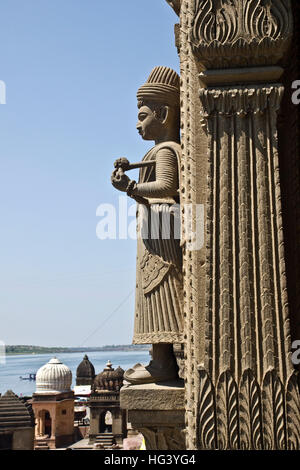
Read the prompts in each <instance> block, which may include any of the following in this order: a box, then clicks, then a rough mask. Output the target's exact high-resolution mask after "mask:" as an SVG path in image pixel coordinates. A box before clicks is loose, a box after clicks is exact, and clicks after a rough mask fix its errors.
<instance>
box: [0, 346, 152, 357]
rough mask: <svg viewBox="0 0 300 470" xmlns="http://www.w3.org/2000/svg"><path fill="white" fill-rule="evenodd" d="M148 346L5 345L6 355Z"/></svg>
mask: <svg viewBox="0 0 300 470" xmlns="http://www.w3.org/2000/svg"><path fill="white" fill-rule="evenodd" d="M149 349H150V346H148V345H146V344H141V345H140V344H125V345H124V344H119V345H108V346H102V347H94V348H93V347H90V348H59V347H53V348H47V347H43V346H32V345H29V346H27V345H15V346H6V354H7V355H16V354H53V353H57V354H62V353H74V352H83V353H87V352H95V351H149Z"/></svg>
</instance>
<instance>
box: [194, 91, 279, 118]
mask: <svg viewBox="0 0 300 470" xmlns="http://www.w3.org/2000/svg"><path fill="white" fill-rule="evenodd" d="M282 95H283V87H281V86H280V85H274V86H269V87H268V86H266V87H260V86H254V85H253V86H251V87H239V88H225V87H224V88H222V89H215V90H212V89H210V90H206V89H203V88H202V89H200V91H199V96H200V100H201V104H202V106H203V110H202V113H201V115H202V117H204V118H208V117H210V116H212V115H214V114H216V113H218V114H220V115H227V116H232V114H237V115H238V116H241V117H243V116H246V115H247V114H248V113H254V114H257V113H259V114H263V113H264V112H265V111H266V110H267V109H271V110H272V111H273V112H274V111H276V112H277V111H278V110H279V107H280V103H281V99H282Z"/></svg>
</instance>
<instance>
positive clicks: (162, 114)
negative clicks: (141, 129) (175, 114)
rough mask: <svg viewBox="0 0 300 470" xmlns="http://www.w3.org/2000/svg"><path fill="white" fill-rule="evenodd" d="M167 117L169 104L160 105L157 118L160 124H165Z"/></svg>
mask: <svg viewBox="0 0 300 470" xmlns="http://www.w3.org/2000/svg"><path fill="white" fill-rule="evenodd" d="M168 117H169V106H162V107H161V109H160V118H159V120H160V121H161V123H162V124H165V123H166V122H167V119H168Z"/></svg>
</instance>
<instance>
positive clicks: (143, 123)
mask: <svg viewBox="0 0 300 470" xmlns="http://www.w3.org/2000/svg"><path fill="white" fill-rule="evenodd" d="M136 128H137V130H138V132H139V134H140V135H141V136H142V138H143V139H144V140H156V139H157V138H158V137H159V135H160V133H161V130H162V123H161V121H160V120H159V119H158V118H157V116H156V114H155V113H154V112H153V111H152V109H151V108H149V107H148V106H142V107H141V108H140V109H139V114H138V123H137V126H136Z"/></svg>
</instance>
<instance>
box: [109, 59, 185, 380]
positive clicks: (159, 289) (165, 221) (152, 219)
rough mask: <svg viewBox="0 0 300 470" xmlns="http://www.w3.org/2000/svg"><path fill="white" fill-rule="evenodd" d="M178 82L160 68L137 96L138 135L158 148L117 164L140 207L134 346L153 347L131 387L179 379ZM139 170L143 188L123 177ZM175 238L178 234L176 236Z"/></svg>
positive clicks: (115, 177)
mask: <svg viewBox="0 0 300 470" xmlns="http://www.w3.org/2000/svg"><path fill="white" fill-rule="evenodd" d="M179 97H180V79H179V76H178V75H177V73H176V72H174V71H173V70H171V69H169V68H167V67H156V68H155V69H154V70H153V71H152V73H151V74H150V76H149V79H148V81H147V83H146V84H144V85H143V86H142V87H141V88H140V89H139V90H138V93H137V98H138V108H139V113H138V124H137V130H138V132H139V134H140V135H141V136H142V138H143V139H144V140H153V141H155V146H154V147H153V148H152V149H151V150H150V151H149V152H148V153H147V154H146V155H145V157H144V158H143V161H142V162H140V163H138V164H130V163H129V161H128V160H127V159H125V158H121V159H118V160H116V162H115V170H114V172H113V174H112V178H111V181H112V184H113V186H114V187H115V188H117V189H118V190H120V191H124V192H127V194H128V196H130V197H131V198H133V199H135V200H136V201H137V202H138V210H137V216H138V217H137V218H138V224H137V226H138V227H137V230H138V242H137V243H138V247H137V279H136V306H135V330H134V338H133V343H134V344H152V345H153V347H152V361H151V362H150V364H149V365H148V366H146V367H145V366H142V365H141V364H137V365H135V366H134V367H133V368H132V369H129V370H128V371H127V372H126V373H125V375H124V379H125V380H126V381H128V382H130V383H132V384H139V383H151V382H162V381H166V380H174V379H176V378H177V377H178V367H177V363H176V359H175V357H174V352H173V344H174V343H182V342H183V337H182V330H183V316H182V253H181V248H180V236H178V233H179V232H180V230H178V222H179V219H180V217H179V210H178V208H179V191H178V189H179V169H180V153H181V147H180V130H179V129H180V98H179ZM137 167H140V175H139V182H138V183H136V182H135V181H133V180H130V179H129V177H128V176H127V175H126V174H125V171H127V170H130V169H132V168H137ZM176 232H177V234H176Z"/></svg>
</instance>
